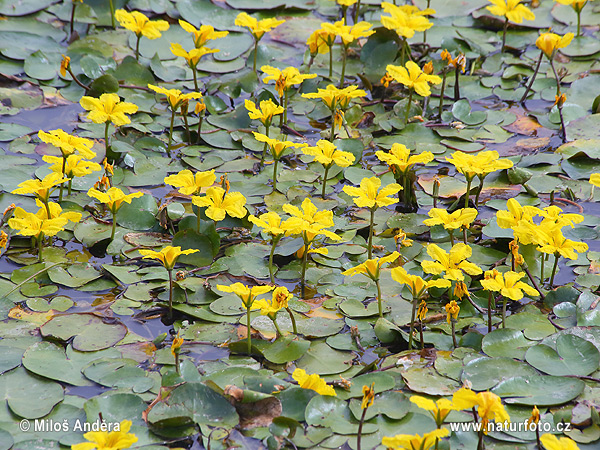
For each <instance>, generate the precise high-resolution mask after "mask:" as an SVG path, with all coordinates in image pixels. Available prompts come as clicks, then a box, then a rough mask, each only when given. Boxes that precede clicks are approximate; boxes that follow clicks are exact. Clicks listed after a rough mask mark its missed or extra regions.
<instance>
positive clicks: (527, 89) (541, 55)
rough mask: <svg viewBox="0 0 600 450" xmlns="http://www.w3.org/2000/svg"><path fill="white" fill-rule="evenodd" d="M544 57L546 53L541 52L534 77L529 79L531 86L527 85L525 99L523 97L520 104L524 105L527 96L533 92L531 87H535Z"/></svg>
mask: <svg viewBox="0 0 600 450" xmlns="http://www.w3.org/2000/svg"><path fill="white" fill-rule="evenodd" d="M543 57H544V52H543V51H541V52H540V57H539V58H538V61H537V64H536V65H535V70H534V71H533V75H532V76H531V78H530V79H529V84H528V85H527V88H526V89H525V93H524V94H523V97H521V100H520V101H519V103H523V102H524V101H525V99H526V98H527V94H529V91H530V90H531V87H532V86H533V82H534V81H535V77H536V76H537V74H538V72H539V70H540V65H541V64H542V58H543Z"/></svg>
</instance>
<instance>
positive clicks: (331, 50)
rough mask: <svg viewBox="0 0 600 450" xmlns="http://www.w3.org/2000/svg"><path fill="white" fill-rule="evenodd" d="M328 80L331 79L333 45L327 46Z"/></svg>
mask: <svg viewBox="0 0 600 450" xmlns="http://www.w3.org/2000/svg"><path fill="white" fill-rule="evenodd" d="M328 47H329V78H330V79H331V78H332V77H333V44H332V45H329V46H328Z"/></svg>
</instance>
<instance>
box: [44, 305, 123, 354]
mask: <svg viewBox="0 0 600 450" xmlns="http://www.w3.org/2000/svg"><path fill="white" fill-rule="evenodd" d="M40 331H41V333H42V335H43V336H51V337H53V338H54V339H60V340H62V341H67V340H68V339H70V338H72V337H74V338H75V339H74V340H73V348H74V349H76V350H79V351H82V352H93V351H96V350H101V349H103V348H108V347H111V346H113V345H115V344H116V343H117V342H119V341H120V340H121V339H123V338H124V337H125V335H126V334H127V327H126V326H125V325H123V324H122V323H119V322H114V321H113V323H105V322H103V321H102V319H101V318H100V317H97V316H94V315H92V314H70V315H65V316H55V317H53V318H52V319H50V320H49V321H48V322H46V323H45V324H44V325H42V326H41V327H40Z"/></svg>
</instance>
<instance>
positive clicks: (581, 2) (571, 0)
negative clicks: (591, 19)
mask: <svg viewBox="0 0 600 450" xmlns="http://www.w3.org/2000/svg"><path fill="white" fill-rule="evenodd" d="M554 1H555V2H557V3H560V4H561V5H569V6H571V8H573V9H574V10H575V12H577V13H580V12H581V10H582V9H583V7H584V6H585V5H586V4H587V2H588V0H554Z"/></svg>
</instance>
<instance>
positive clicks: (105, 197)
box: [88, 187, 144, 215]
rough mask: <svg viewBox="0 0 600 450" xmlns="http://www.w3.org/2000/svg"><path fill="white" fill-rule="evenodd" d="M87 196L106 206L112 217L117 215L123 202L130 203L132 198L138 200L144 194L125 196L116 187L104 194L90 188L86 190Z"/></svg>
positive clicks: (137, 193) (136, 193) (135, 193)
mask: <svg viewBox="0 0 600 450" xmlns="http://www.w3.org/2000/svg"><path fill="white" fill-rule="evenodd" d="M88 195H89V196H90V197H93V198H95V199H96V200H98V201H99V202H100V203H104V204H106V205H108V208H109V209H110V211H111V212H112V213H113V215H114V214H116V213H117V211H118V210H119V208H120V207H121V205H122V204H123V202H125V203H131V200H133V199H134V198H139V197H141V196H143V195H144V194H143V193H142V192H134V193H132V194H127V195H126V194H125V193H124V192H123V191H122V190H121V189H119V188H117V187H111V188H110V189H109V190H108V191H106V192H100V191H99V190H97V189H94V188H92V189H90V190H88Z"/></svg>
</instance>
